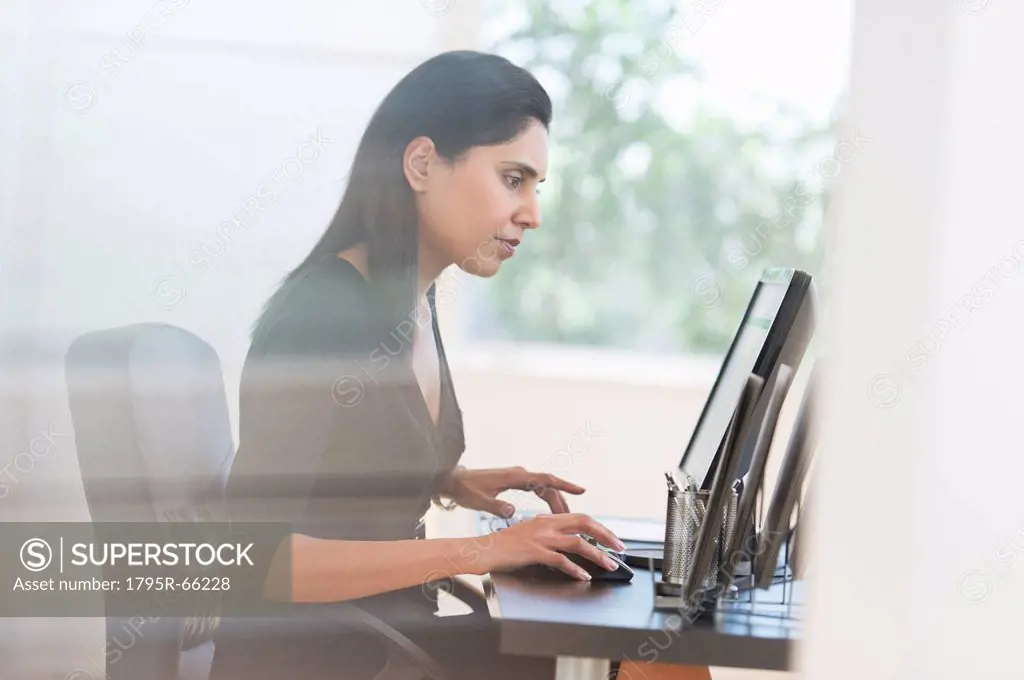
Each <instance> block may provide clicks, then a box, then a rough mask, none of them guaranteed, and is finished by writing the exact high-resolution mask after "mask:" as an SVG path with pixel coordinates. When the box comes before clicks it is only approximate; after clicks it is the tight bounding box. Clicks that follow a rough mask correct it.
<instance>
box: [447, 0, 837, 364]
mask: <svg viewBox="0 0 1024 680" xmlns="http://www.w3.org/2000/svg"><path fill="white" fill-rule="evenodd" d="M793 4H794V3H793V2H791V3H787V9H786V12H778V11H775V12H773V9H772V8H771V7H770V6H767V7H766V6H763V5H764V3H756V2H753V1H752V0H751V1H747V0H728V1H727V0H698V1H697V2H685V3H673V2H668V1H667V0H666V1H660V2H659V1H656V0H651V1H649V2H644V3H635V2H630V1H629V0H594V1H589V2H586V1H583V0H520V1H519V2H513V3H508V2H498V1H497V0H485V1H484V4H483V8H484V26H483V28H484V30H483V39H482V41H481V48H482V49H484V50H487V51H493V52H497V53H500V54H503V55H505V56H507V57H509V58H510V59H512V60H513V61H514V62H515V63H517V64H520V65H522V66H524V67H526V68H527V69H529V70H530V71H531V72H532V73H534V74H535V75H536V76H537V77H538V79H539V80H540V81H541V82H542V83H543V84H544V86H545V87H546V88H547V89H548V92H549V93H550V94H551V96H552V100H553V102H554V105H555V116H554V121H553V124H552V130H551V149H550V168H549V179H548V181H547V182H546V183H545V184H544V185H543V188H542V191H541V205H542V210H543V219H544V224H543V226H542V227H541V229H539V230H537V231H536V232H532V233H530V234H528V235H527V238H526V239H524V245H523V247H522V248H521V249H520V253H519V255H518V256H517V257H515V258H513V259H512V260H510V261H508V262H506V263H505V264H504V265H503V266H502V272H501V274H500V275H499V276H496V277H494V278H492V279H488V280H480V279H473V278H471V277H466V280H463V281H460V282H459V285H460V287H462V288H463V289H464V290H465V291H466V295H464V296H460V297H461V298H462V302H461V303H460V304H461V305H462V309H461V310H460V313H459V314H458V317H459V320H458V326H459V330H458V333H459V334H460V335H461V336H462V337H463V338H464V339H466V340H472V341H473V344H474V345H478V344H485V343H517V344H520V345H521V344H524V343H525V344H530V345H533V344H546V345H556V346H572V347H574V348H580V347H581V346H587V347H590V348H616V349H620V350H631V351H635V352H644V353H657V354H711V355H720V354H721V353H723V352H724V351H725V349H726V348H727V346H728V342H729V341H730V339H731V338H732V336H733V334H734V332H735V330H736V326H737V324H738V323H739V319H740V317H741V315H742V311H743V308H744V306H745V305H746V303H747V301H748V299H749V297H750V294H751V292H752V291H753V287H754V284H755V282H756V280H757V278H758V276H759V274H760V272H761V271H762V269H763V268H764V267H766V266H770V265H778V266H790V267H797V268H801V269H804V270H807V271H809V272H811V273H812V274H813V275H815V276H818V275H819V274H820V271H821V268H822V264H823V247H822V236H823V229H822V225H823V222H824V215H825V212H826V209H827V206H828V204H829V199H830V191H831V188H832V187H833V186H834V181H835V178H836V177H837V176H838V173H837V172H836V170H835V168H834V167H833V166H838V165H840V163H839V162H838V161H835V158H834V157H835V156H836V154H835V153H834V149H835V147H836V142H837V131H836V130H837V123H838V121H839V120H840V116H841V96H840V95H841V87H842V86H843V85H844V84H845V61H846V53H847V35H846V32H847V30H848V27H849V7H847V6H843V5H842V3H840V6H839V9H838V10H837V9H836V7H835V5H830V6H829V7H827V8H823V7H818V6H817V5H816V4H815V3H813V2H810V1H809V0H800V1H799V2H796V4H799V5H801V7H803V9H804V11H802V12H801V11H797V10H799V8H796V7H794V6H792V5H793ZM752 55H760V56H758V57H757V58H756V59H752ZM849 156H850V153H848V152H847V153H846V154H845V155H844V156H843V158H845V159H846V160H850V158H849ZM829 159H831V160H832V161H835V162H828V161H829ZM840 160H842V159H840ZM844 162H845V161H844ZM840 171H841V168H840ZM818 278H819V285H820V277H818Z"/></svg>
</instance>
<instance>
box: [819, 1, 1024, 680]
mask: <svg viewBox="0 0 1024 680" xmlns="http://www.w3.org/2000/svg"><path fill="white" fill-rule="evenodd" d="M1022 21H1024V6H1021V5H1020V4H1019V3H1012V2H999V0H996V1H995V2H991V1H989V0H961V2H959V4H958V3H955V2H949V3H935V2H931V1H930V0H907V1H906V2H902V3H898V4H894V3H891V2H884V1H882V0H860V2H859V3H858V7H857V14H856V25H855V31H854V48H853V68H852V83H853V86H852V89H851V95H850V106H851V112H850V118H851V123H857V124H859V125H860V127H861V129H862V130H864V132H865V134H868V135H871V136H873V138H874V139H875V140H876V141H875V143H874V144H873V145H872V150H871V151H870V152H869V153H867V154H865V156H864V162H863V163H858V164H857V165H856V167H855V168H851V172H850V174H849V175H848V176H847V178H846V180H847V182H846V186H845V190H846V196H845V200H844V201H843V203H842V207H841V215H840V220H839V222H840V228H839V233H838V238H837V241H836V243H835V244H833V245H834V247H835V248H836V253H837V258H836V266H837V267H838V273H839V285H838V287H837V288H838V293H837V294H836V296H835V298H834V299H832V300H831V301H830V304H831V305H832V307H833V309H835V310H836V313H835V314H834V315H833V317H832V318H833V319H834V320H835V324H834V326H833V328H832V329H831V333H830V336H831V337H830V350H829V351H830V353H831V354H832V355H833V356H835V357H837V358H839V359H840V361H838V362H837V363H836V365H835V371H834V374H833V376H832V379H831V380H830V382H829V388H830V389H829V394H828V399H827V402H828V404H827V405H828V416H829V418H828V426H827V429H826V432H825V437H826V444H825V446H824V447H823V450H822V453H823V454H824V458H823V461H822V462H823V463H824V466H823V468H822V472H823V473H824V474H823V475H822V477H821V478H820V480H821V483H822V485H823V488H822V489H821V492H822V494H821V495H822V498H825V499H827V502H825V503H822V504H821V506H820V514H819V515H818V516H817V519H818V521H817V522H816V533H817V552H818V565H819V569H818V572H817V578H816V580H815V582H814V592H813V601H812V602H813V604H812V611H811V619H810V626H809V632H808V633H809V634H808V637H807V641H806V644H805V647H804V650H803V656H802V661H803V665H804V669H805V671H806V675H807V676H808V677H812V678H822V679H825V678H827V679H828V680H843V679H845V678H849V679H850V680H853V679H854V678H857V679H860V678H866V677H872V678H907V679H911V678H914V679H916V678H921V679H927V680H943V679H946V678H950V679H952V678H972V679H986V678H993V679H994V678H1017V677H1021V676H1022V675H1024V659H1022V658H1021V654H1020V645H1019V635H1018V633H1019V628H1020V623H1019V622H1020V607H1021V605H1022V604H1024V577H1022V576H1021V574H1020V566H1019V565H1015V564H1014V562H1015V561H1016V558H1017V556H1018V552H1019V549H1018V548H1017V547H1016V546H1024V529H1022V526H1024V524H1022V522H1024V511H1022V510H1021V504H1020V498H1021V493H1020V480H1021V479H1022V476H1024V458H1022V457H1021V455H1020V431H1019V430H1020V427H1019V426H1020V417H1019V413H1020V410H1021V399H1020V397H1019V395H1018V394H1017V389H1016V386H1017V385H1018V384H1020V383H1021V382H1022V380H1024V365H1022V364H1024V362H1022V361H1021V360H1020V358H1019V357H1020V348H1021V338H1022V337H1024V316H1022V315H1021V312H1020V310H1021V309H1022V308H1024V284H1022V280H1024V277H1021V276H1020V274H1019V267H1020V266H1021V264H1022V262H1024V246H1021V245H1016V244H1018V243H1020V241H1021V238H1022V232H1021V229H1020V225H1019V219H1018V217H1017V215H1018V213H1019V209H1018V208H1019V206H1018V196H1019V190H1018V184H1019V179H1020V172H1019V168H1018V162H1017V159H1019V157H1020V155H1021V153H1022V152H1024V141H1022V139H1021V137H1020V135H1019V134H1018V128H1019V123H1020V121H1021V120H1022V119H1024V98H1022V97H1021V94H1020V91H1019V88H1017V87H1014V86H1013V85H1012V84H1011V79H1008V78H1009V71H1008V70H1007V68H1006V65H1007V64H1015V63H1019V62H1020V53H1021V47H1020V44H1021V43H1020V36H1019V31H1018V30H1017V27H1018V26H1020V25H1021V22H1022ZM1015 245H1016V251H1014V248H1015ZM1000 266H1002V267H1004V269H1003V270H1002V271H1000V270H999V269H998V268H999V267H1000ZM993 268H996V269H993ZM968 294H973V295H975V296H976V297H975V298H974V299H973V300H971V299H967V300H965V299H964V296H965V295H968ZM965 305H967V306H971V307H973V309H972V310H971V311H967V309H966V308H965ZM918 343H921V346H920V347H918ZM925 352H927V353H925ZM837 660H841V663H837Z"/></svg>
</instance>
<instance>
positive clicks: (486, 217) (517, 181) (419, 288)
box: [212, 51, 623, 680]
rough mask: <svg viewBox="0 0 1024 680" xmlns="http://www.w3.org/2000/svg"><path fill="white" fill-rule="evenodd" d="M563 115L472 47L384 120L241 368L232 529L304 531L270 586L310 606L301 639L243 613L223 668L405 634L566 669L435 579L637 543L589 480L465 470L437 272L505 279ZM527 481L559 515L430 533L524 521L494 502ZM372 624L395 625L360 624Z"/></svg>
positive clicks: (374, 662)
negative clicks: (479, 532)
mask: <svg viewBox="0 0 1024 680" xmlns="http://www.w3.org/2000/svg"><path fill="white" fill-rule="evenodd" d="M550 121H551V102H550V99H549V98H548V95H547V93H546V92H545V91H544V89H543V88H542V87H541V86H540V84H539V83H538V82H537V81H536V80H535V79H534V78H533V77H532V76H531V75H530V74H529V73H528V72H526V71H525V70H523V69H521V68H519V67H516V66H514V65H513V64H511V63H510V62H508V61H507V60H505V59H503V58H501V57H497V56H493V55H487V54H481V53H477V52H469V51H458V52H449V53H446V54H442V55H439V56H437V57H434V58H432V59H430V60H428V61H426V62H425V63H423V64H421V65H420V66H418V67H417V68H416V69H414V70H413V71H412V72H410V73H409V74H408V75H407V76H406V77H405V78H403V79H402V80H401V81H400V82H399V83H398V84H397V85H396V86H395V88H394V89H393V90H392V91H391V92H390V93H389V94H388V95H387V96H386V97H385V99H384V100H383V102H382V103H381V104H380V107H379V108H378V109H377V111H376V112H375V114H374V115H373V117H372V119H371V120H370V123H369V125H368V127H367V129H366V131H365V133H364V135H363V138H362V140H361V142H360V144H359V147H358V150H357V152H356V156H355V159H354V161H353V165H352V173H351V176H350V180H349V184H348V187H347V189H346V191H345V194H344V197H343V198H342V201H341V205H340V207H339V208H338V211H337V213H336V215H335V216H334V219H333V220H332V222H331V223H330V225H329V226H328V228H327V230H326V231H325V233H324V234H323V236H322V237H321V239H320V241H319V242H318V243H317V244H316V246H315V247H314V248H313V250H312V252H310V254H309V255H308V257H306V258H305V260H304V261H303V262H302V263H301V264H300V265H299V266H298V267H297V268H296V269H295V270H294V271H293V272H292V273H291V274H290V275H289V276H288V277H286V279H285V281H284V282H283V284H282V285H281V287H280V288H279V290H278V291H277V292H276V293H275V294H274V295H273V296H272V297H271V299H270V300H269V301H268V303H267V305H266V308H265V309H264V312H263V314H262V316H261V317H260V319H259V321H258V322H257V324H256V327H255V329H254V332H253V336H252V345H251V347H250V350H249V354H248V356H247V358H246V363H245V367H244V370H243V376H242V384H241V397H240V406H241V415H240V446H239V450H238V453H237V455H236V457H235V460H234V463H233V467H232V470H231V475H230V478H229V481H228V497H229V500H230V509H231V513H232V516H233V519H235V520H249V521H253V520H260V521H267V520H269V521H280V522H287V523H288V524H289V525H290V528H291V529H290V530H291V535H290V539H288V541H287V545H284V544H282V545H283V547H284V548H287V547H290V564H291V567H290V574H287V569H283V571H282V572H280V573H281V574H287V575H286V576H285V577H284V578H283V581H284V582H280V579H278V580H277V581H275V580H274V579H273V578H272V579H271V582H270V584H269V585H268V593H271V595H272V597H274V598H277V599H280V600H282V601H285V602H288V603H289V605H288V608H287V611H288V616H289V617H292V618H291V619H289V622H288V623H289V626H288V627H283V626H281V625H276V627H275V630H276V631H278V632H279V633H283V634H284V635H291V634H292V633H294V635H295V637H294V640H293V641H291V642H279V643H278V644H269V645H268V644H266V643H265V642H262V641H259V640H263V639H265V638H259V639H257V640H252V641H246V639H245V637H246V636H245V633H244V632H240V631H243V629H244V622H240V621H236V622H234V623H233V624H227V623H225V624H224V625H222V630H221V631H220V633H219V640H218V642H217V654H216V657H215V660H214V669H213V674H212V675H213V680H222V679H225V678H256V677H267V678H270V677H273V678H280V677H289V678H296V677H330V678H342V677H344V678H349V677H351V678H371V677H374V675H375V674H376V673H377V671H379V670H380V668H381V666H382V665H383V658H384V656H383V654H384V651H383V650H384V648H385V647H386V644H382V641H383V638H386V637H389V636H391V637H392V639H404V638H408V639H409V640H411V641H412V642H413V643H414V645H415V647H416V649H418V650H420V651H423V652H425V653H426V654H427V655H429V656H430V657H432V658H433V659H434V660H436V661H437V663H438V664H440V666H441V667H442V668H443V669H444V670H445V672H446V674H447V675H448V677H452V678H457V677H466V678H479V677H483V676H484V675H485V674H486V676H488V677H490V678H497V677H509V678H512V677H515V678H527V677H542V676H543V675H545V674H546V675H548V676H550V673H551V671H552V669H553V664H552V662H551V661H550V660H545V659H539V658H538V659H532V658H528V657H522V658H520V657H501V658H500V659H498V658H497V641H496V637H495V634H494V633H495V626H494V625H493V624H491V622H490V620H489V619H488V618H487V615H486V613H478V614H477V615H474V616H469V617H450V618H439V617H435V616H433V612H434V610H435V608H436V601H435V598H434V597H433V596H432V593H433V590H434V587H433V586H432V585H431V584H432V583H433V582H435V581H437V580H447V579H448V578H450V577H451V576H455V575H458V574H485V573H488V572H492V571H500V570H508V569H513V568H516V567H520V566H525V565H529V564H538V563H540V564H546V565H550V566H552V567H555V568H557V569H561V570H563V571H565V572H566V573H568V574H569V575H571V576H573V577H575V578H579V579H588V578H589V577H588V575H587V573H586V572H585V571H583V570H582V569H580V568H579V567H577V566H576V565H574V564H573V563H572V562H570V561H569V559H568V558H567V557H566V556H565V554H564V553H566V552H575V553H578V554H580V555H583V556H584V557H587V558H589V559H591V560H593V561H595V562H597V563H598V564H602V565H605V566H606V567H607V568H609V569H613V568H614V564H613V563H609V562H607V560H606V558H605V557H604V556H603V553H602V551H601V550H600V549H598V548H597V547H595V546H593V545H591V544H589V543H588V542H587V541H585V540H583V539H582V538H580V536H579V534H589V535H591V536H593V537H594V538H596V539H597V540H598V541H599V542H600V543H601V544H602V545H605V546H608V547H611V548H614V549H622V548H623V546H622V545H621V543H619V541H618V539H617V538H616V537H615V536H614V535H613V534H612V533H611V532H610V531H609V530H608V529H607V528H605V527H603V526H601V525H600V524H598V523H597V522H595V521H594V520H593V519H591V518H589V517H586V516H584V515H579V514H572V513H569V512H568V507H567V505H566V502H565V497H564V495H563V494H564V493H568V494H578V493H581V492H582V491H583V489H582V488H580V487H579V486H577V485H575V484H572V483H570V482H567V481H565V480H563V479H560V478H557V477H555V476H552V475H548V474H536V473H531V472H528V471H526V470H524V469H522V468H502V469H492V470H466V469H463V468H462V467H460V466H458V462H459V458H460V456H461V455H462V452H463V449H464V442H463V428H462V415H461V411H460V409H459V403H458V400H457V399H456V395H455V391H454V388H453V385H452V381H451V375H450V373H449V370H448V363H447V360H446V358H445V352H444V345H443V343H442V342H441V336H440V333H439V331H438V325H437V320H436V317H435V312H436V308H437V305H438V304H439V303H440V302H441V300H439V299H438V298H437V297H435V284H434V282H435V279H436V278H437V277H438V276H439V275H440V274H441V273H442V272H443V271H444V270H445V269H446V268H447V267H450V266H451V265H456V266H458V267H460V268H461V269H463V270H465V271H467V272H470V273H472V274H475V275H477V276H484V277H489V276H493V275H494V274H496V273H497V272H498V269H499V268H500V266H501V263H502V262H503V261H504V260H506V259H508V258H509V257H512V256H513V254H514V253H515V250H516V247H517V246H518V245H519V243H520V242H521V241H522V240H524V239H525V238H529V235H528V232H529V231H531V230H533V229H536V228H538V227H539V226H540V214H539V210H538V204H537V197H536V194H537V186H538V184H539V183H541V182H543V181H544V177H545V174H546V172H547V155H548V154H547V131H548V125H549V123H550ZM480 407H481V408H483V407H485V406H483V405H481V406H480ZM495 435H496V436H500V433H495ZM509 489H526V490H532V491H535V492H536V493H538V494H539V495H540V496H541V497H542V498H543V499H544V500H545V501H547V503H548V505H549V506H550V508H551V510H552V513H551V514H550V515H544V516H541V517H538V518H535V519H531V520H528V521H525V522H521V523H518V524H516V525H514V526H512V527H510V528H507V529H504V530H502V531H500V532H497V534H495V535H493V536H492V537H491V538H489V539H486V540H483V539H481V538H478V537H477V538H466V539H429V540H424V539H423V536H422V529H421V526H422V525H421V523H420V522H421V519H422V518H423V516H424V514H425V513H426V511H427V510H428V509H429V507H430V504H431V502H432V501H433V502H436V503H451V502H454V503H455V504H458V505H461V506H463V507H468V508H473V509H478V510H483V511H487V512H491V513H495V514H498V515H508V514H509V513H510V511H512V510H513V509H514V508H512V507H511V506H509V504H507V503H505V502H503V501H500V500H498V499H497V498H496V497H497V495H498V494H500V493H501V492H503V491H506V490H509ZM286 554H287V553H286V551H283V550H282V551H279V553H278V555H277V557H278V560H277V562H275V570H274V571H273V572H272V573H273V574H278V572H277V571H276V569H277V568H281V562H282V561H287V559H286V557H282V555H286ZM425 584H426V585H425ZM289 591H290V592H289ZM339 603H347V604H348V605H356V606H357V607H358V609H354V608H352V607H348V608H346V607H344V606H341V607H339V606H338V605H339ZM367 617H368V618H367ZM299 621H303V622H307V623H308V622H310V621H313V622H314V623H311V624H310V625H309V626H307V627H306V628H303V626H302V625H300V623H299ZM353 621H355V622H356V624H359V623H360V622H362V623H366V622H370V625H371V626H372V625H377V624H379V626H378V630H377V631H376V632H366V631H368V630H369V629H368V628H366V627H365V626H364V627H363V628H362V631H363V632H358V630H359V625H344V624H351V623H352V622H353ZM250 623H251V622H250ZM232 626H234V628H232ZM332 626H333V627H332ZM353 628H355V629H357V632H352V630H353ZM300 630H304V631H306V632H305V633H300V632H297V631H300ZM382 630H383V631H384V632H383V633H382V632H381V631H382ZM341 631H345V632H344V633H342V632H341ZM388 631H400V632H401V635H402V636H403V638H398V637H397V636H393V635H392V633H390V632H388Z"/></svg>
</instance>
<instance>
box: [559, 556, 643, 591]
mask: <svg viewBox="0 0 1024 680" xmlns="http://www.w3.org/2000/svg"><path fill="white" fill-rule="evenodd" d="M603 552H604V554H605V555H607V556H608V557H610V558H611V559H612V560H613V561H614V562H615V564H616V565H618V568H617V569H615V571H609V570H608V569H605V568H604V567H602V566H601V565H600V564H595V563H594V562H591V561H590V560H589V559H587V558H586V557H584V556H583V555H580V554H578V553H562V554H563V555H565V556H566V557H568V558H569V561H570V562H572V563H573V564H575V565H577V566H579V567H582V568H583V570H584V571H585V572H587V573H588V574H590V578H591V580H593V581H619V582H622V583H626V582H629V581H632V580H633V573H634V572H633V568H632V567H630V566H629V565H628V564H626V563H625V562H623V561H622V558H621V557H619V556H618V555H617V554H615V553H613V552H610V551H607V550H605V551H603ZM562 573H564V572H562ZM566 576H568V574H566Z"/></svg>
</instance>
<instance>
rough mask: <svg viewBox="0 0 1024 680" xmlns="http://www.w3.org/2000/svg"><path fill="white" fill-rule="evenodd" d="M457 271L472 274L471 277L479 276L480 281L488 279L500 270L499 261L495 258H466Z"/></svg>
mask: <svg viewBox="0 0 1024 680" xmlns="http://www.w3.org/2000/svg"><path fill="white" fill-rule="evenodd" d="M459 269H461V270H462V271H464V272H466V273H467V274H472V275H473V276H479V277H480V278H482V279H489V278H491V277H492V276H494V275H495V274H497V273H498V270H499V269H501V260H500V259H499V258H497V257H494V258H481V257H467V258H466V259H465V260H463V262H462V264H461V265H460V266H459Z"/></svg>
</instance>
